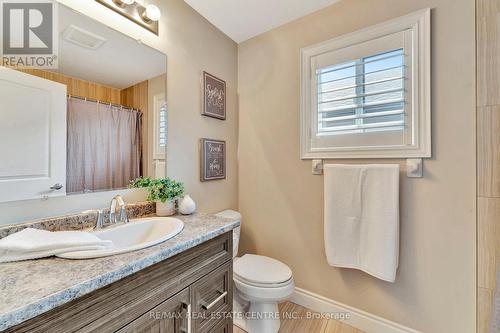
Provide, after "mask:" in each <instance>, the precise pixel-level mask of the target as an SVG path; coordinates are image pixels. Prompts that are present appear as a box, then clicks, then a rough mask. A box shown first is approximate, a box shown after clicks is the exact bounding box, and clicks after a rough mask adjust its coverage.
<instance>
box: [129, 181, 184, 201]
mask: <svg viewBox="0 0 500 333" xmlns="http://www.w3.org/2000/svg"><path fill="white" fill-rule="evenodd" d="M129 188H145V189H147V190H148V192H149V195H148V200H149V201H161V202H166V201H172V200H175V199H177V198H179V197H181V196H183V195H184V184H183V183H181V182H177V181H175V180H172V179H170V178H161V179H152V178H151V177H140V178H137V179H135V180H133V181H131V182H130V185H129Z"/></svg>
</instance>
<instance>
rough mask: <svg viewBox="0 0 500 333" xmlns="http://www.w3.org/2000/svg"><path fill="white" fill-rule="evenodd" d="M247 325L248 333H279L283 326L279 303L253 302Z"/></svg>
mask: <svg viewBox="0 0 500 333" xmlns="http://www.w3.org/2000/svg"><path fill="white" fill-rule="evenodd" d="M246 324H247V325H246V326H247V331H248V333H278V331H279V329H280V325H281V322H280V313H279V309H278V303H277V302H275V303H259V302H255V303H254V302H251V303H250V309H249V317H248V319H247V323H246Z"/></svg>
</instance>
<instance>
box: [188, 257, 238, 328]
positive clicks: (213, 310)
mask: <svg viewBox="0 0 500 333" xmlns="http://www.w3.org/2000/svg"><path fill="white" fill-rule="evenodd" d="M191 295H192V305H193V322H194V327H195V332H197V333H203V332H208V331H209V330H210V329H211V328H213V327H214V326H216V325H218V324H219V323H221V322H222V321H225V320H226V319H227V318H230V317H229V316H230V315H231V311H232V309H233V304H232V300H233V263H232V261H229V262H228V263H226V264H224V265H222V266H221V267H219V268H217V269H216V270H215V271H213V272H212V273H210V274H208V275H207V276H205V277H203V278H202V279H201V280H199V281H197V282H196V283H194V284H193V285H192V286H191ZM231 322H232V321H231Z"/></svg>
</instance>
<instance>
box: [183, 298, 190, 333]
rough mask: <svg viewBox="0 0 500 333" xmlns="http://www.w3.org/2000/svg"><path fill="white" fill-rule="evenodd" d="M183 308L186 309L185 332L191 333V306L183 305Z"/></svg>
mask: <svg viewBox="0 0 500 333" xmlns="http://www.w3.org/2000/svg"><path fill="white" fill-rule="evenodd" d="M184 307H185V308H186V316H187V332H186V333H191V326H192V322H191V320H192V318H191V317H192V313H191V304H186V303H184Z"/></svg>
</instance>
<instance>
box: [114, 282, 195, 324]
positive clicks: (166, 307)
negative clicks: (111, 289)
mask: <svg viewBox="0 0 500 333" xmlns="http://www.w3.org/2000/svg"><path fill="white" fill-rule="evenodd" d="M188 306H189V288H186V289H184V290H183V291H181V292H180V293H178V294H177V295H175V296H173V297H171V298H170V299H168V300H166V301H165V302H163V303H161V304H160V305H158V306H157V307H156V308H154V309H152V310H150V311H149V312H147V313H145V314H144V315H142V316H141V317H139V318H137V319H136V320H134V321H133V322H131V323H130V324H128V325H127V326H125V327H123V328H122V329H120V330H119V331H118V332H117V333H164V332H168V333H181V332H189V326H188V325H190V323H189V322H188Z"/></svg>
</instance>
